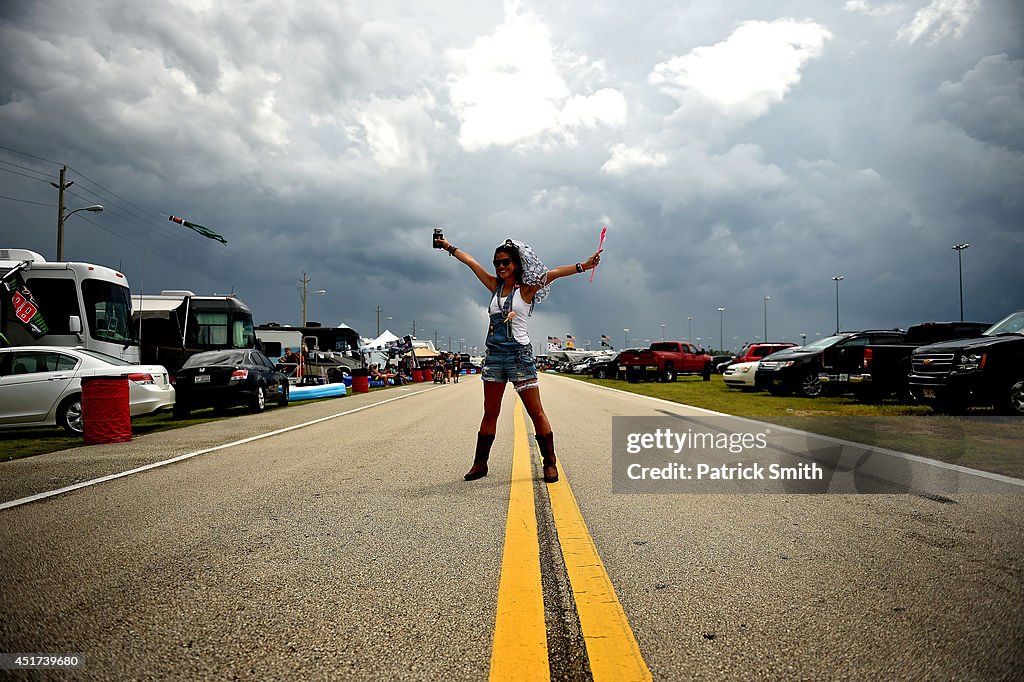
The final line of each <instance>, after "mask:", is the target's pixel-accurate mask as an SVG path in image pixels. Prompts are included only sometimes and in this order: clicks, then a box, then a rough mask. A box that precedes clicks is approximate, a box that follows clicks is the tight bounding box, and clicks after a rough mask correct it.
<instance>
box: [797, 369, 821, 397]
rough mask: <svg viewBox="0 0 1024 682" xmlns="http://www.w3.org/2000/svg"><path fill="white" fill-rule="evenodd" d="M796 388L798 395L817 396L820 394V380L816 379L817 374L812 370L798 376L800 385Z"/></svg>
mask: <svg viewBox="0 0 1024 682" xmlns="http://www.w3.org/2000/svg"><path fill="white" fill-rule="evenodd" d="M798 390H799V391H800V395H802V396H803V397H805V398H817V397H818V396H819V395H821V380H819V379H818V375H817V374H815V373H813V372H808V373H807V374H805V375H803V376H802V377H800V385H799V388H798Z"/></svg>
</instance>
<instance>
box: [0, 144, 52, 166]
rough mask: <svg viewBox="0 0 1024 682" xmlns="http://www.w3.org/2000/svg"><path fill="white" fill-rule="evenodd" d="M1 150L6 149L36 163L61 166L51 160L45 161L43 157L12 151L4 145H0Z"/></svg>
mask: <svg viewBox="0 0 1024 682" xmlns="http://www.w3.org/2000/svg"><path fill="white" fill-rule="evenodd" d="M0 149H6V150H7V151H9V152H14V153H15V154H21V155H22V156H27V157H28V158H30V159H35V160H36V161H45V162H46V163H52V164H53V165H54V166H59V165H61V164H60V163H59V162H57V161H51V160H50V159H44V158H43V157H41V156H35V155H34V154H29V153H28V152H23V151H19V150H17V149H11V148H10V147H5V146H4V145H2V144H0Z"/></svg>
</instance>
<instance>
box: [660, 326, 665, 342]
mask: <svg viewBox="0 0 1024 682" xmlns="http://www.w3.org/2000/svg"><path fill="white" fill-rule="evenodd" d="M661 340H662V341H664V340H665V325H661Z"/></svg>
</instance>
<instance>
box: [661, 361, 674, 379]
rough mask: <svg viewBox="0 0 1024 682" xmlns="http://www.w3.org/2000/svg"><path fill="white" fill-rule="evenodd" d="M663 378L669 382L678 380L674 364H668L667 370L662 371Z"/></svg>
mask: <svg viewBox="0 0 1024 682" xmlns="http://www.w3.org/2000/svg"><path fill="white" fill-rule="evenodd" d="M661 380H662V381H664V382H666V383H668V382H672V381H675V380H676V371H675V369H673V368H672V365H666V366H665V371H663V372H662V373H661Z"/></svg>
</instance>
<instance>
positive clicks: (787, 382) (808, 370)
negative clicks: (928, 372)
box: [754, 329, 903, 398]
mask: <svg viewBox="0 0 1024 682" xmlns="http://www.w3.org/2000/svg"><path fill="white" fill-rule="evenodd" d="M901 341H903V332H902V331H901V330H899V329H868V330H866V331H861V332H841V333H839V334H835V335H833V336H827V337H825V338H823V339H818V340H817V341H814V342H812V343H809V344H807V345H806V346H797V347H796V348H787V349H785V350H780V351H779V352H777V353H772V354H771V355H769V356H768V357H766V358H765V359H764V360H762V361H761V362H760V363H759V364H758V366H757V373H756V374H755V375H754V383H755V384H756V386H757V388H759V389H763V390H767V391H768V392H769V393H771V394H772V395H788V394H790V393H793V392H794V391H796V393H797V394H799V395H801V396H803V397H805V398H816V397H818V396H819V395H821V392H822V387H823V384H822V383H821V379H820V378H819V376H820V374H821V368H822V358H823V357H824V353H825V352H826V351H830V352H832V353H834V354H838V355H839V356H843V355H845V354H847V353H850V352H852V351H853V349H855V348H862V347H864V346H867V345H869V344H875V345H880V344H885V343H900V342H901Z"/></svg>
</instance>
